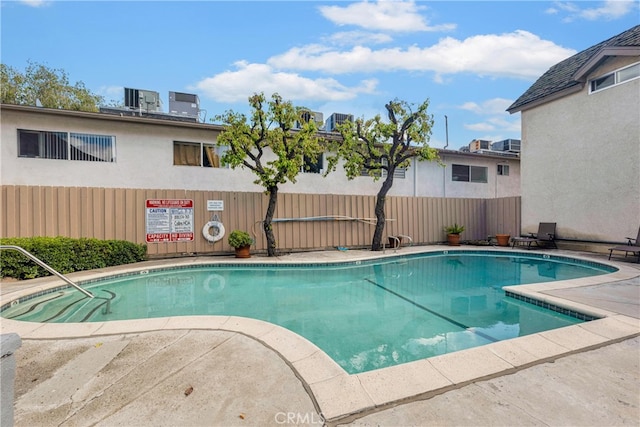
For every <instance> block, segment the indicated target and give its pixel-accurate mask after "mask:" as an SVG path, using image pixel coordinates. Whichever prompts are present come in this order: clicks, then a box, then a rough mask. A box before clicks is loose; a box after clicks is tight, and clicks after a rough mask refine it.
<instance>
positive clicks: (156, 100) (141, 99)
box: [124, 87, 162, 112]
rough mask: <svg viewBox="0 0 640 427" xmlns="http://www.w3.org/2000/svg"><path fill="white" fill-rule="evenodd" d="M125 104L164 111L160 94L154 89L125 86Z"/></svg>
mask: <svg viewBox="0 0 640 427" xmlns="http://www.w3.org/2000/svg"><path fill="white" fill-rule="evenodd" d="M124 106H125V107H127V108H130V109H132V110H133V109H135V110H142V111H146V112H149V111H162V102H161V101H160V94H159V93H158V92H154V91H152V90H143V89H131V88H128V87H125V88H124Z"/></svg>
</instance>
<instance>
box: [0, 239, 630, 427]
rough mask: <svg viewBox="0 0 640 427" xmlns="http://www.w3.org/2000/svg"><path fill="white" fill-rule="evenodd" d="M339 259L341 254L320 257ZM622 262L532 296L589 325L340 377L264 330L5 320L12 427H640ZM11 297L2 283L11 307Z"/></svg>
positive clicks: (313, 351) (218, 324) (310, 350)
mask: <svg viewBox="0 0 640 427" xmlns="http://www.w3.org/2000/svg"><path fill="white" fill-rule="evenodd" d="M403 250H404V249H403ZM353 255H355V254H351V256H353ZM312 256H314V255H313V254H301V255H300V256H298V257H297V258H298V259H301V260H304V259H307V258H309V257H312ZM332 256H340V257H344V256H345V255H344V254H333V253H331V254H326V253H320V254H315V257H316V258H325V257H332ZM284 258H286V260H285V262H291V259H292V258H290V257H284ZM596 258H597V256H596ZM265 261H267V260H265V259H262V262H265ZM268 261H271V260H268ZM619 265H621V266H622V267H623V269H624V270H625V271H626V273H627V274H626V276H624V277H625V278H623V279H620V280H615V281H611V282H605V283H592V284H584V283H583V284H582V285H581V286H576V285H575V284H572V285H571V286H569V285H568V284H565V285H564V286H556V287H549V286H547V287H543V288H540V289H537V290H534V291H532V292H538V293H539V294H540V295H543V298H549V300H550V301H553V302H558V301H565V302H573V303H575V304H576V306H577V307H580V308H585V307H587V308H588V309H589V310H591V311H596V312H606V313H607V318H606V319H602V320H597V321H594V322H588V324H591V325H590V326H587V327H580V328H575V327H569V328H562V329H563V330H565V331H562V330H558V331H560V332H553V331H550V332H551V333H547V334H536V336H535V337H532V336H530V337H521V338H518V339H515V340H509V341H511V343H508V344H509V345H508V346H506V345H504V344H503V343H506V342H503V343H495V344H491V345H489V346H484V347H481V348H477V349H470V350H467V351H463V352H459V353H453V354H451V355H445V356H447V357H436V358H431V359H425V360H424V361H419V362H420V363H411V364H405V365H400V366H399V367H396V368H386V369H383V370H378V371H372V372H370V373H364V374H359V375H346V374H343V373H340V372H337V371H334V369H335V366H333V365H332V364H331V363H330V361H327V360H326V359H325V357H323V355H322V354H319V353H318V351H317V348H315V347H314V346H312V345H309V343H308V342H304V341H299V340H298V341H297V340H296V339H297V338H295V337H294V338H292V337H290V336H289V335H290V334H287V333H286V331H280V330H279V329H278V327H274V326H271V325H263V324H262V323H260V322H250V323H248V324H242V325H240V322H239V321H237V320H236V319H234V318H226V319H219V320H211V319H209V318H210V316H207V319H204V318H196V319H190V320H189V319H168V320H167V319H165V320H164V321H163V323H159V322H157V321H154V322H147V323H146V326H134V325H133V324H132V323H131V322H129V323H128V324H127V322H122V323H120V322H118V323H114V322H107V323H106V324H104V325H90V326H87V325H85V324H82V325H81V326H82V327H80V328H78V327H76V329H80V331H71V330H70V328H57V329H56V328H55V327H54V328H49V326H50V325H43V326H40V327H37V328H36V327H33V325H31V326H30V327H25V325H22V324H24V323H25V322H12V321H7V320H6V319H2V320H1V321H2V333H6V332H18V333H20V334H21V336H22V337H23V343H22V347H21V348H20V349H19V350H18V351H17V353H16V357H17V363H18V370H17V378H16V384H15V387H16V399H15V423H16V425H17V426H28V427H31V426H58V425H60V426H63V425H64V426H88V425H102V426H205V425H206V426H277V425H322V424H323V423H324V421H325V420H324V418H325V417H326V418H327V419H328V422H326V424H327V425H331V426H336V425H357V426H365V425H366V426H408V425H413V426H426V425H437V426H441V425H442V426H443V425H452V426H457V425H474V426H477V425H492V426H497V425H504V426H511V425H552V426H560V425H563V426H564V425H571V426H592V425H593V426H596V425H597V426H618V425H620V426H622V425H632V426H638V425H640V421H639V420H640V339H639V338H638V334H639V333H640V320H639V319H640V277H639V276H640V270H638V269H637V266H636V265H631V264H630V263H620V264H619ZM634 271H635V272H636V274H635V275H634V273H633V272H634ZM615 278H619V277H618V276H615ZM35 286H38V287H39V286H42V285H41V283H37V284H36V285H35ZM11 288H13V286H5V284H4V283H3V303H4V302H5V300H7V299H8V298H9V296H10V295H11V294H12V292H13V291H12V289H11ZM18 323H21V325H16V324H18ZM588 324H585V325H588ZM52 326H53V325H52ZM57 326H59V327H60V326H63V325H57ZM21 328H22V329H21ZM141 329H143V330H141ZM55 334H58V336H53V335H55ZM298 338H299V337H298ZM524 338H527V339H524ZM500 344H502V345H500ZM525 349H526V351H525ZM496 356H497V357H496ZM456 361H458V362H459V363H456ZM503 365H504V366H503Z"/></svg>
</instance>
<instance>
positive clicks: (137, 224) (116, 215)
mask: <svg viewBox="0 0 640 427" xmlns="http://www.w3.org/2000/svg"><path fill="white" fill-rule="evenodd" d="M1 189H2V193H1V197H0V202H1V203H2V206H1V207H0V218H1V220H0V227H1V229H0V232H1V235H2V236H3V237H33V236H52V237H53V236H68V237H73V238H79V237H95V238H99V239H120V240H128V241H132V242H136V243H145V236H146V217H145V216H146V205H145V202H146V200H147V199H156V198H159V199H191V200H193V203H194V213H193V218H194V227H193V228H194V240H193V241H191V242H169V243H149V244H148V245H147V247H148V254H149V256H150V257H164V256H180V255H183V254H216V253H219V254H223V253H229V252H231V251H232V250H233V249H232V248H231V247H230V246H229V244H228V241H227V237H228V234H229V233H230V232H231V231H232V230H234V229H241V230H246V231H249V232H250V233H251V234H253V235H254V237H255V239H256V242H255V244H254V249H255V250H257V251H261V252H263V251H265V250H266V239H265V237H264V233H263V229H262V223H263V220H264V215H265V212H266V209H267V205H268V197H267V196H266V195H265V194H263V193H248V192H218V191H187V190H145V189H105V188H82V187H66V188H63V187H60V188H58V187H31V186H2V187H1ZM208 200H222V201H223V203H224V210H223V211H222V212H209V211H208V210H207V201H208ZM375 201H376V198H375V196H364V195H335V194H292V193H281V194H279V195H278V204H277V208H276V213H275V216H274V219H276V220H277V219H286V221H281V222H275V223H274V224H273V226H274V234H275V236H276V241H277V244H278V249H279V250H282V251H285V252H286V251H292V250H294V251H295V250H309V249H325V248H333V247H337V246H347V247H369V246H370V245H371V239H372V237H373V231H374V228H375V225H373V224H372V223H371V222H374V223H375ZM385 213H386V215H387V219H388V220H389V221H388V222H387V227H386V229H385V234H384V240H385V242H386V238H387V236H389V235H398V234H402V235H407V236H410V237H411V239H412V240H413V243H414V244H429V243H436V242H443V241H445V239H446V236H445V233H444V231H443V228H444V227H445V226H447V225H451V224H453V223H454V222H457V223H458V224H462V225H464V226H465V228H466V230H465V232H464V234H463V240H469V239H484V238H486V237H487V236H488V235H493V234H495V233H509V234H511V235H517V234H518V233H519V231H520V197H509V198H502V199H446V198H426V197H408V196H402V197H388V198H387V202H386V206H385ZM214 216H217V217H218V219H219V220H220V221H221V222H222V223H223V224H224V226H225V229H226V233H227V235H226V236H225V238H223V239H222V240H220V241H218V242H215V243H210V242H207V241H206V239H205V238H204V237H203V236H202V227H203V226H204V224H206V223H207V222H208V221H210V220H211V219H212V218H214Z"/></svg>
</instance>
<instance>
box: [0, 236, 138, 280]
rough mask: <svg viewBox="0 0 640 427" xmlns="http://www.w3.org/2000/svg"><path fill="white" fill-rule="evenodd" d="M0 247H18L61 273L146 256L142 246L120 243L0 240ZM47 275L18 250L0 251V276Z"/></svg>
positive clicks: (101, 266) (54, 238)
mask: <svg viewBox="0 0 640 427" xmlns="http://www.w3.org/2000/svg"><path fill="white" fill-rule="evenodd" d="M0 244H1V245H11V246H19V247H21V248H23V249H24V250H26V251H27V252H30V253H31V254H32V255H34V256H35V257H36V258H38V259H40V260H41V261H43V262H44V263H45V264H47V265H48V266H50V267H51V268H53V269H54V270H56V271H57V272H58V273H62V274H68V273H73V272H74V271H85V270H93V269H96V268H104V267H111V266H115V265H122V264H130V263H134V262H139V261H144V260H145V259H146V255H147V247H146V245H140V244H137V243H132V242H127V241H124V240H99V239H86V238H82V239H72V238H69V237H19V238H4V239H0ZM48 275H50V273H49V272H48V271H47V270H46V269H45V268H43V267H40V266H39V265H38V264H36V263H35V262H33V261H32V260H31V259H29V258H28V257H27V256H26V255H24V254H22V253H20V252H18V251H14V250H9V249H3V250H2V252H1V254H0V277H13V278H16V279H33V278H36V277H42V276H48Z"/></svg>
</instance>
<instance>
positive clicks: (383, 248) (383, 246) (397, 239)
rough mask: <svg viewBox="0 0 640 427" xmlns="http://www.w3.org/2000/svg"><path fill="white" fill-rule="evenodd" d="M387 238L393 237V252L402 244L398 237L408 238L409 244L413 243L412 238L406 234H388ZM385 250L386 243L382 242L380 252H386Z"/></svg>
mask: <svg viewBox="0 0 640 427" xmlns="http://www.w3.org/2000/svg"><path fill="white" fill-rule="evenodd" d="M389 239H393V240H394V241H395V242H396V244H395V245H394V247H393V252H394V253H395V252H398V248H399V247H400V245H401V244H402V243H401V242H400V239H407V240H409V246H412V245H413V239H412V238H411V237H410V236H407V235H406V234H398V235H397V236H389ZM386 251H387V245H386V244H384V243H383V244H382V252H383V253H384V252H386Z"/></svg>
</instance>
